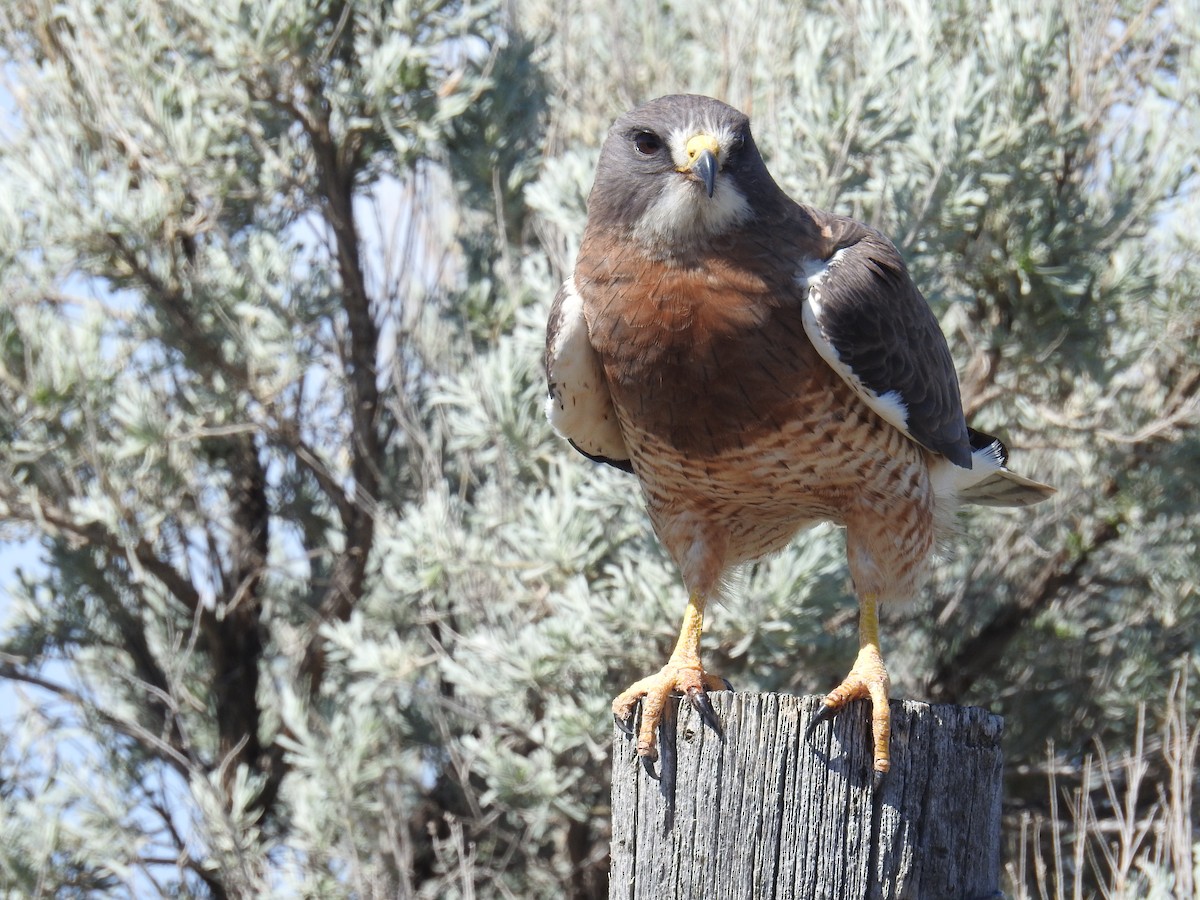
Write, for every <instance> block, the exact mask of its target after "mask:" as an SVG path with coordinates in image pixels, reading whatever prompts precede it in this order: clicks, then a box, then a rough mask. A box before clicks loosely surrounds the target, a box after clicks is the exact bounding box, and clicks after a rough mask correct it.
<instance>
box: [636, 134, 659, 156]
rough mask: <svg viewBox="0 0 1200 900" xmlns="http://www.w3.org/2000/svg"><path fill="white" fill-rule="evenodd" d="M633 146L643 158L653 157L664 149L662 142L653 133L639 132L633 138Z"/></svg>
mask: <svg viewBox="0 0 1200 900" xmlns="http://www.w3.org/2000/svg"><path fill="white" fill-rule="evenodd" d="M633 146H634V147H636V148H637V152H638V153H640V154H642V156H653V155H654V154H655V153H657V152H658V151H659V150H661V149H662V141H660V140H659V139H658V135H657V134H655V133H654V132H652V131H639V132H638V133H637V134H635V135H634V136H633Z"/></svg>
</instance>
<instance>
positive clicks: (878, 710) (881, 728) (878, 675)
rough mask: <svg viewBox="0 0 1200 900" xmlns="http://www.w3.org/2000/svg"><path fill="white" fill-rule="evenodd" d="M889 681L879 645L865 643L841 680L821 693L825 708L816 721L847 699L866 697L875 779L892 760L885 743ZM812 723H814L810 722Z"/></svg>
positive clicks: (889, 726)
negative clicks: (872, 745)
mask: <svg viewBox="0 0 1200 900" xmlns="http://www.w3.org/2000/svg"><path fill="white" fill-rule="evenodd" d="M890 685H891V680H890V679H889V678H888V673H887V669H885V668H884V666H883V658H882V657H881V656H880V655H879V648H878V647H876V646H875V645H874V644H867V645H866V646H864V647H863V648H862V649H861V650H859V651H858V659H856V660H855V661H854V667H853V668H851V669H850V674H849V675H847V676H846V678H845V680H844V681H843V682H842V683H841V684H839V685H838V686H837V687H835V688H834V689H833V690H832V691H830V692H829V693H828V694H826V695H825V708H824V709H822V710H821V712H820V714H819V715H818V717H817V720H818V721H821V720H824V719H827V718H829V717H830V716H831V715H833V714H834V713H836V712H838V711H839V710H841V709H842V708H843V707H844V706H845V705H846V704H847V703H849V702H850V701H851V700H861V699H863V698H870V700H871V735H872V737H873V738H874V742H875V771H876V773H877V775H876V780H878V778H879V777H881V776H882V775H883V774H884V773H885V772H887V770H888V769H890V768H891V765H892V760H891V754H890V752H889V749H888V745H889V743H890V741H891V736H892V712H891V710H890V709H889V708H888V688H889V687H890ZM814 724H816V723H815V722H814Z"/></svg>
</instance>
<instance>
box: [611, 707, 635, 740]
mask: <svg viewBox="0 0 1200 900" xmlns="http://www.w3.org/2000/svg"><path fill="white" fill-rule="evenodd" d="M630 718H632V717H630ZM613 722H615V723H616V725H617V728H619V729H620V730H621V733H622V734H624V735H625V736H626V737H633V725H632V724H631V723H630V722H626V721H625V720H624V719H622V718H621V717H620V716H618V715H617V714H616V713H613Z"/></svg>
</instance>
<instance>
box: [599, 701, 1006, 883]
mask: <svg viewBox="0 0 1200 900" xmlns="http://www.w3.org/2000/svg"><path fill="white" fill-rule="evenodd" d="M711 697H712V701H713V705H714V707H715V708H716V710H717V713H718V714H719V715H720V717H721V721H722V723H723V726H724V728H723V730H724V734H723V735H718V734H716V733H715V732H714V731H712V730H711V729H709V728H706V727H704V726H703V725H702V724H701V723H700V719H699V717H698V716H697V714H696V713H695V711H694V710H692V709H691V707H690V706H689V705H688V704H686V703H684V704H683V705H682V707H681V708H680V710H679V714H678V721H677V722H676V729H675V735H676V738H675V749H674V754H673V755H674V757H675V759H674V766H673V769H674V778H673V779H672V777H671V775H672V772H671V768H672V765H671V760H670V757H669V755H668V754H667V753H664V760H663V769H664V771H663V777H662V780H661V781H655V780H653V779H652V778H650V777H649V776H648V775H647V774H646V773H645V771H643V769H642V767H641V765H640V764H639V762H638V760H637V758H636V756H635V754H634V751H633V740H632V738H629V737H627V736H626V735H624V734H622V733H621V732H619V731H617V732H615V737H614V753H613V791H612V814H613V834H612V866H611V870H610V876H609V898H610V900H634V898H639V900H640V898H645V900H672V898H675V900H709V898H714V900H715V898H731V900H733V898H736V900H745V898H752V900H758V898H770V900H785V898H787V900H791V898H796V900H811V898H827V900H858V898H889V900H892V898H911V900H977V898H980V900H981V898H991V897H999V896H1001V895H1000V893H999V887H1000V798H1001V774H1002V772H1001V769H1002V760H1001V752H1000V736H1001V732H1002V730H1003V727H1004V726H1003V720H1002V719H1001V718H1000V717H999V716H995V715H992V714H991V713H989V712H987V711H986V710H982V709H975V708H964V707H958V706H930V705H929V704H926V703H915V702H912V701H904V702H893V703H892V770H891V772H890V773H888V775H887V777H886V778H885V779H884V781H883V783H882V785H881V786H880V787H879V788H878V789H873V788H872V770H871V742H870V729H869V727H868V725H867V718H866V715H867V714H866V712H865V711H864V710H863V708H862V707H861V706H859V705H854V706H851V707H849V708H848V709H847V710H845V711H844V712H842V713H841V714H839V715H838V716H837V717H836V718H835V719H834V720H833V721H832V722H824V723H821V724H819V725H817V727H816V728H815V729H814V731H813V733H812V735H811V736H810V737H809V738H808V739H805V730H806V729H807V728H808V725H809V723H810V722H811V721H812V717H813V715H814V714H815V713H816V712H817V710H818V709H819V708H820V698H819V697H793V696H787V695H781V694H738V693H729V692H720V693H714V694H712V695H711ZM666 749H668V751H669V748H666ZM672 781H673V782H674V790H673V791H672V786H673V785H672Z"/></svg>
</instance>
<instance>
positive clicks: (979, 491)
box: [934, 428, 1055, 506]
mask: <svg viewBox="0 0 1200 900" xmlns="http://www.w3.org/2000/svg"><path fill="white" fill-rule="evenodd" d="M967 430H968V432H969V433H970V438H971V450H972V453H971V468H969V469H963V468H961V467H959V466H956V465H954V464H953V463H951V462H949V460H943V461H942V464H941V465H940V466H938V467H937V469H936V470H935V473H934V476H935V477H934V492H935V494H937V495H938V496H940V497H943V498H945V499H946V500H950V501H951V502H956V503H975V504H978V505H980V506H1032V505H1033V504H1035V503H1041V502H1042V501H1043V500H1045V499H1047V498H1048V497H1050V496H1051V495H1052V494H1054V493H1055V490H1054V488H1052V487H1050V485H1048V484H1042V483H1041V482H1039V481H1034V480H1033V479H1031V478H1026V477H1025V476H1024V475H1018V474H1017V473H1016V472H1012V471H1010V470H1009V469H1008V468H1006V465H1005V464H1006V463H1007V462H1008V448H1007V447H1005V446H1004V442H1003V441H1001V440H1000V439H999V438H995V437H992V436H991V435H990V434H984V433H983V432H982V431H976V430H975V429H974V428H969V429H967Z"/></svg>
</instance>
